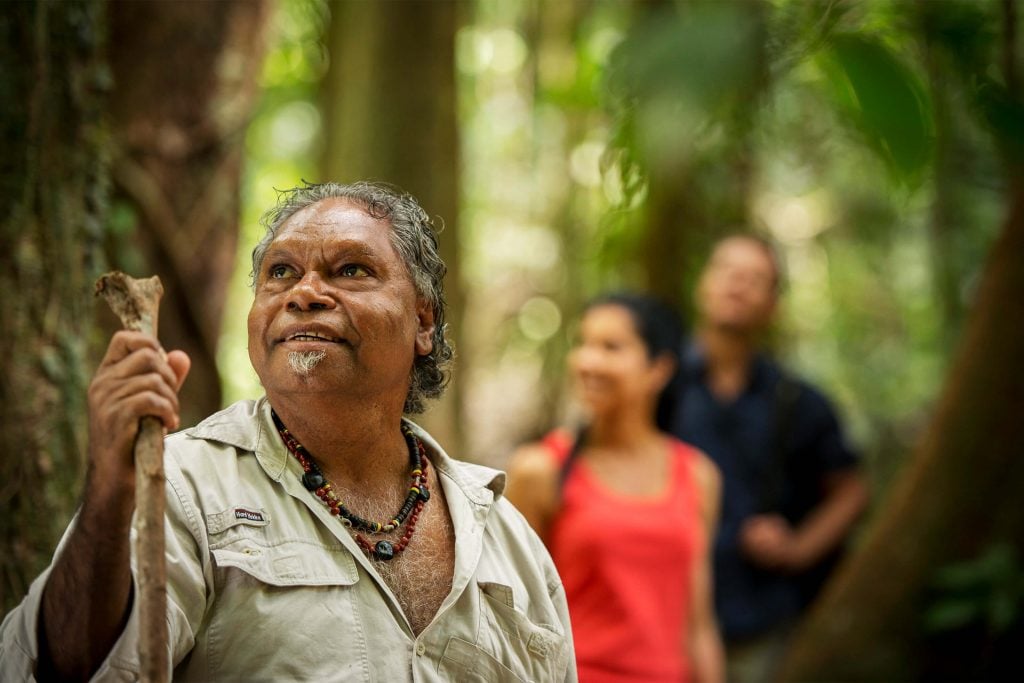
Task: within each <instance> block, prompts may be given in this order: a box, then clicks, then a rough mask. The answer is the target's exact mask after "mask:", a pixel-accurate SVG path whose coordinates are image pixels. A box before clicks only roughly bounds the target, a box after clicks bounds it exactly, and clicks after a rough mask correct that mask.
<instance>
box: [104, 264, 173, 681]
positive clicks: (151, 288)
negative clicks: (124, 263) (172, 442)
mask: <svg viewBox="0 0 1024 683" xmlns="http://www.w3.org/2000/svg"><path fill="white" fill-rule="evenodd" d="M163 293H164V288H163V285H161V284H160V278H159V277H156V276H155V275H154V276H153V277H151V278H147V279H145V280H136V279H135V278H132V277H129V276H127V275H125V274H124V273H121V272H113V273H107V274H106V275H104V276H102V277H101V278H100V279H99V280H97V281H96V294H97V296H102V297H103V298H104V299H106V301H107V303H108V304H109V305H110V308H111V309H112V310H113V311H114V313H115V314H117V317H118V318H120V319H121V324H122V325H123V326H124V328H125V329H126V330H136V331H139V332H144V333H146V334H149V335H152V336H153V337H156V328H157V325H156V323H157V310H158V308H159V307H160V297H161V296H163ZM135 525H136V538H135V558H136V561H137V566H138V583H139V595H137V596H136V600H138V601H139V617H140V618H139V660H140V662H141V664H142V672H141V678H140V680H142V681H144V682H145V683H164V682H166V681H167V669H168V660H167V563H166V560H165V557H164V425H163V423H162V422H161V421H160V420H159V419H158V418H156V417H144V418H142V419H141V420H139V434H138V437H137V438H136V439H135Z"/></svg>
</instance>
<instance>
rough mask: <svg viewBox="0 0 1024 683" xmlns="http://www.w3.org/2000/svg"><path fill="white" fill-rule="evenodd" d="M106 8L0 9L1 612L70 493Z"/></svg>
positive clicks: (81, 418) (44, 553) (100, 194)
mask: <svg viewBox="0 0 1024 683" xmlns="http://www.w3.org/2000/svg"><path fill="white" fill-rule="evenodd" d="M104 38H105V30H104V22H103V20H102V6H101V3H99V2H95V1H93V0H75V1H72V2H66V3H52V2H51V3H32V4H30V3H15V4H13V5H11V6H9V7H5V8H4V11H3V12H2V13H0V100H2V104H0V131H2V136H3V139H4V140H5V141H6V149H5V151H4V154H3V155H2V161H0V168H2V171H0V188H2V195H0V196H2V200H3V207H4V215H3V219H2V223H0V254H3V258H4V268H2V269H0V287H2V288H3V291H4V293H5V302H4V305H3V306H0V323H2V325H3V330H4V333H3V335H2V337H0V339H2V341H0V359H2V360H0V362H2V364H3V368H2V370H0V402H2V406H3V408H2V412H0V415H2V417H0V453H2V455H0V510H2V511H3V514H2V515H0V544H2V550H0V608H2V609H5V610H6V608H7V607H10V606H12V605H13V604H16V603H17V602H18V601H20V600H21V598H22V597H23V596H24V594H25V592H26V591H27V589H28V585H29V583H30V582H31V581H32V579H33V578H35V575H36V574H38V573H39V571H40V570H41V569H42V568H43V567H44V566H46V563H47V560H48V558H49V556H50V554H51V553H52V552H53V546H54V543H55V541H56V539H57V538H59V535H60V533H61V532H62V531H63V528H64V526H65V525H66V524H67V521H68V519H69V518H70V517H71V514H72V512H73V511H74V507H75V504H76V500H77V497H78V494H77V491H78V485H79V483H80V481H81V474H82V465H83V463H84V458H83V455H82V448H83V445H84V436H85V434H84V429H85V387H86V383H87V381H88V379H87V378H88V375H89V373H90V369H89V368H90V365H89V360H88V358H87V356H88V354H87V341H88V339H89V333H90V328H91V324H92V308H91V306H90V302H89V299H90V298H91V296H92V283H93V281H94V280H95V279H96V276H97V275H99V273H100V272H101V263H102V261H101V259H100V254H101V244H102V237H103V221H104V217H105V214H106V207H107V198H106V188H107V174H106V164H105V160H106V150H105V146H104V130H103V127H102V123H101V121H102V112H103V107H104V104H105V98H106V95H107V94H108V92H109V88H110V77H109V73H108V72H107V70H106V69H105V66H104V64H103V61H102V59H101V57H100V54H101V49H102V47H103V42H104Z"/></svg>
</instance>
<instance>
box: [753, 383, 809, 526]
mask: <svg viewBox="0 0 1024 683" xmlns="http://www.w3.org/2000/svg"><path fill="white" fill-rule="evenodd" d="M801 391H802V389H801V388H800V384H799V382H797V381H796V380H795V379H794V378H792V377H791V376H790V375H789V374H787V373H786V372H784V371H783V370H782V369H781V368H780V370H779V379H778V381H777V382H776V383H775V391H774V394H773V397H772V433H771V441H770V442H769V447H770V448H771V452H770V453H769V459H768V463H767V467H766V468H765V476H764V478H763V480H762V485H761V491H760V495H759V500H758V508H759V509H760V510H761V511H762V512H774V511H777V510H778V509H779V506H780V505H781V503H782V492H783V488H784V485H785V477H786V475H787V473H788V471H789V462H788V460H789V458H788V457H787V455H788V453H787V451H786V438H787V437H788V436H789V434H790V433H791V432H792V429H793V420H794V418H795V417H796V404H797V401H798V400H799V399H800V393H801Z"/></svg>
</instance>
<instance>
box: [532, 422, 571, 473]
mask: <svg viewBox="0 0 1024 683" xmlns="http://www.w3.org/2000/svg"><path fill="white" fill-rule="evenodd" d="M540 443H541V445H542V446H544V449H545V450H546V451H547V452H548V454H549V455H550V456H551V458H552V459H553V460H554V461H555V463H556V464H557V465H558V466H559V467H561V466H562V464H564V463H565V460H566V458H568V457H569V452H570V451H571V450H572V443H573V435H572V432H570V431H569V430H568V429H555V430H552V431H550V432H548V433H547V434H546V435H544V438H542V439H541V440H540Z"/></svg>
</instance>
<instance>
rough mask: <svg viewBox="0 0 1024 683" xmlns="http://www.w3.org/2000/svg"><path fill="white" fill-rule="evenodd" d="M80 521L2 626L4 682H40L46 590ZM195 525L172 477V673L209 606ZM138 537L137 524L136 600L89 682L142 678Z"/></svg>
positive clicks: (168, 529) (168, 528)
mask: <svg viewBox="0 0 1024 683" xmlns="http://www.w3.org/2000/svg"><path fill="white" fill-rule="evenodd" d="M76 522H77V515H76V516H75V519H73V520H72V522H71V524H70V525H68V528H67V530H66V531H65V532H64V536H63V538H62V539H61V541H60V543H59V544H58V545H57V550H56V552H55V553H54V556H53V560H52V561H51V563H50V566H49V567H47V568H46V570H45V571H44V572H43V573H42V574H40V575H39V577H38V578H37V579H36V580H35V581H33V583H32V585H31V586H30V587H29V591H28V594H27V595H26V597H25V599H24V600H23V601H22V602H21V604H20V605H18V606H17V607H16V608H14V609H13V610H12V611H11V612H10V613H8V615H7V617H6V618H5V619H4V621H3V624H2V625H0V680H2V681H5V683H6V682H9V683H15V682H19V681H35V680H36V668H37V662H38V658H39V642H38V633H39V631H38V626H39V613H40V610H41V609H42V596H43V590H44V588H45V587H46V582H47V580H48V579H49V576H50V572H51V571H52V570H53V566H54V564H55V563H56V561H57V560H58V559H59V558H60V557H61V556H62V555H63V553H64V552H65V551H66V547H67V540H68V538H69V537H70V535H71V533H72V532H73V530H74V528H75V524H76ZM196 523H198V519H197V517H196V516H195V515H191V514H190V511H189V506H188V504H187V503H186V502H184V501H183V499H182V498H181V497H180V496H179V495H178V491H177V490H175V487H174V486H173V485H172V482H171V480H170V479H168V486H167V515H166V517H165V523H164V534H165V544H166V557H167V627H168V628H167V632H168V647H169V650H170V658H169V659H170V664H171V667H172V669H173V666H174V665H175V664H177V663H178V662H180V661H181V660H182V659H184V657H185V656H186V655H187V654H188V652H189V651H190V650H191V649H192V647H193V645H194V643H195V632H196V629H198V626H199V624H200V622H201V620H202V614H203V611H204V608H205V604H206V582H205V578H204V575H205V571H204V562H203V561H202V559H201V557H200V555H201V552H200V551H199V548H200V547H204V546H201V545H200V544H198V543H197V542H196V539H197V538H200V537H201V536H198V535H197V531H198V530H197V529H196V528H194V527H195V524H196ZM135 535H136V532H135V528H134V525H133V528H132V584H133V593H132V595H133V599H132V607H131V613H130V615H129V618H128V623H127V624H126V626H125V629H124V631H123V632H122V633H121V636H120V637H119V638H118V640H117V641H116V642H115V643H114V646H113V647H112V648H111V650H110V653H109V654H108V655H107V658H106V659H105V660H104V661H103V662H102V663H101V664H100V666H99V668H98V669H97V671H96V673H95V674H94V675H93V677H92V678H91V679H90V680H91V681H96V682H107V681H136V680H138V678H139V675H140V668H141V667H140V665H139V658H138V646H139V613H138V611H139V610H138V600H136V599H134V596H137V595H138V582H137V575H136V571H137V567H136V560H135V556H134V540H135ZM170 673H171V672H168V674H170ZM168 678H170V675H168Z"/></svg>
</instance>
